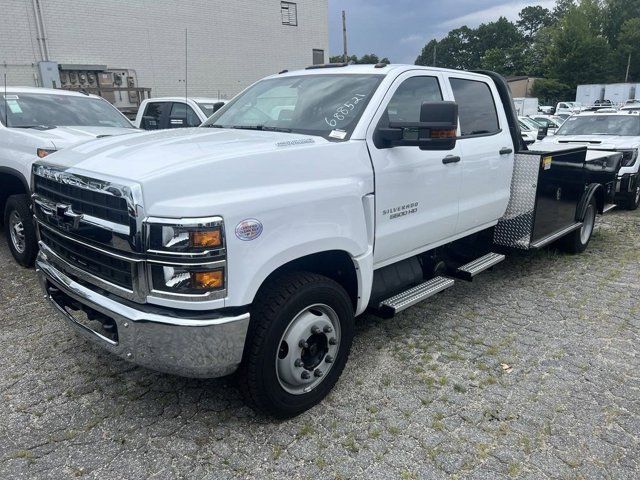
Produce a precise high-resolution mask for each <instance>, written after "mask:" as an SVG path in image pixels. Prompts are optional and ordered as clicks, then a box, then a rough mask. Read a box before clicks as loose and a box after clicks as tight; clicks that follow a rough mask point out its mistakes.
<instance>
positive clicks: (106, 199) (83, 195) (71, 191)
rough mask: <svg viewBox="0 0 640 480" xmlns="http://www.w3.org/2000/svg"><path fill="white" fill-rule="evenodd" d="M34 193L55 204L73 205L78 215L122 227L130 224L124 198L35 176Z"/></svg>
mask: <svg viewBox="0 0 640 480" xmlns="http://www.w3.org/2000/svg"><path fill="white" fill-rule="evenodd" d="M34 191H35V193H37V194H38V195H40V196H41V197H44V198H46V199H48V200H50V201H52V202H54V203H64V204H68V205H71V207H72V209H73V211H74V212H76V213H83V214H86V215H91V216H93V217H96V218H101V219H104V220H109V221H110V222H114V223H119V224H121V225H128V224H129V212H128V209H127V201H126V199H124V198H122V197H117V196H114V195H110V194H108V193H101V192H96V191H92V190H87V189H85V188H80V187H76V186H75V185H69V184H65V183H59V182H56V181H55V180H52V179H49V178H44V177H40V176H37V175H36V176H34Z"/></svg>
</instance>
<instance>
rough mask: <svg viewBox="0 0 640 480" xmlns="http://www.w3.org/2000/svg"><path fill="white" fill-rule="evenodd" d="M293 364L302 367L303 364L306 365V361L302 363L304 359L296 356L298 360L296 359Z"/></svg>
mask: <svg viewBox="0 0 640 480" xmlns="http://www.w3.org/2000/svg"><path fill="white" fill-rule="evenodd" d="M293 364H294V365H295V366H296V367H302V366H303V365H304V363H302V359H301V358H296V361H295V362H293Z"/></svg>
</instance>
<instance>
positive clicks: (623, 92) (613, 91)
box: [604, 83, 636, 105]
mask: <svg viewBox="0 0 640 480" xmlns="http://www.w3.org/2000/svg"><path fill="white" fill-rule="evenodd" d="M635 90H636V88H635V85H634V84H633V83H611V84H609V85H606V86H605V89H604V98H605V99H606V100H611V103H613V104H614V105H623V104H625V103H626V102H627V100H629V99H630V98H634V94H635Z"/></svg>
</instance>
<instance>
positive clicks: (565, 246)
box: [559, 198, 598, 254]
mask: <svg viewBox="0 0 640 480" xmlns="http://www.w3.org/2000/svg"><path fill="white" fill-rule="evenodd" d="M597 211H598V207H597V205H596V200H595V198H592V199H591V201H590V202H589V205H587V211H586V213H585V216H584V220H583V222H582V227H581V228H579V229H577V230H574V231H573V232H571V233H570V234H568V235H566V236H565V237H564V238H562V239H561V240H560V243H559V245H560V248H561V249H562V250H564V251H565V252H567V253H574V254H575V253H582V252H584V251H585V250H586V249H587V246H588V245H589V241H590V240H591V235H592V234H593V227H594V226H595V224H596V212H597Z"/></svg>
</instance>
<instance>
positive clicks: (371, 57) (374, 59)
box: [329, 53, 391, 65]
mask: <svg viewBox="0 0 640 480" xmlns="http://www.w3.org/2000/svg"><path fill="white" fill-rule="evenodd" d="M343 61H344V57H343V56H342V55H333V56H331V57H329V62H330V63H342V62H343ZM347 61H348V62H350V63H355V64H359V65H365V64H376V63H386V64H389V63H391V61H390V60H389V59H388V58H387V57H383V58H379V57H378V56H377V55H376V54H375V53H367V54H365V55H363V56H362V57H360V58H358V56H357V55H351V56H350V57H348V58H347Z"/></svg>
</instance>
